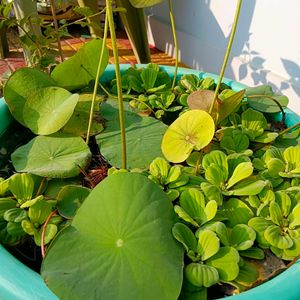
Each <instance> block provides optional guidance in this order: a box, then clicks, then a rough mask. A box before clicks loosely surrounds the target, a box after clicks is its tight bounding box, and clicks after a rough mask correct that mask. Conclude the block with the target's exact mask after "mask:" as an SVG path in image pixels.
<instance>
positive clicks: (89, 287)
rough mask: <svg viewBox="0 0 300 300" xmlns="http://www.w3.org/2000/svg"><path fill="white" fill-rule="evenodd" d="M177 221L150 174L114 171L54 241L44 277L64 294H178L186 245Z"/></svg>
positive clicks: (105, 296) (96, 296)
mask: <svg viewBox="0 0 300 300" xmlns="http://www.w3.org/2000/svg"><path fill="white" fill-rule="evenodd" d="M174 221H175V218H174V213H173V209H172V205H171V203H170V201H169V199H168V197H167V196H166V195H165V193H164V192H163V191H162V190H161V189H160V188H159V187H158V186H157V185H156V184H154V183H153V182H152V181H151V180H149V179H148V178H146V177H145V176H143V175H140V174H136V173H129V172H128V173H118V174H114V175H111V176H109V177H108V178H106V179H105V180H103V181H102V182H101V183H100V184H99V185H98V186H97V187H96V188H95V189H94V190H93V191H92V192H91V193H90V195H89V196H88V198H87V199H86V200H85V201H84V203H83V204H82V206H81V207H80V209H79V210H78V212H77V214H76V216H75V217H74V219H73V221H72V223H71V226H69V227H67V228H66V229H64V230H62V231H61V232H60V233H59V234H58V236H57V238H56V239H55V240H54V241H53V242H52V244H51V245H50V247H49V249H48V251H47V253H46V256H45V259H44V261H43V265H42V277H43V278H44V280H45V281H46V282H47V284H48V286H49V288H50V289H51V290H53V291H54V292H55V294H56V295H57V296H58V297H59V298H72V299H100V298H101V299H102V298H103V299H115V300H118V299H122V300H126V299H129V300H132V299H162V300H163V299H177V298H178V296H179V293H180V290H181V285H182V263H183V262H182V260H183V249H182V247H180V245H179V244H178V243H177V242H176V240H175V239H174V238H173V236H172V232H171V230H172V227H173V224H174ZM82 255H84V256H85V257H86V258H88V259H84V260H83V259H82ZM74 262H76V263H75V264H74ZM95 266H97V267H95ZM157 266H159V268H158V267H157ZM78 278H80V281H78ZM95 282H97V284H95ZM112 286H113V287H114V288H112Z"/></svg>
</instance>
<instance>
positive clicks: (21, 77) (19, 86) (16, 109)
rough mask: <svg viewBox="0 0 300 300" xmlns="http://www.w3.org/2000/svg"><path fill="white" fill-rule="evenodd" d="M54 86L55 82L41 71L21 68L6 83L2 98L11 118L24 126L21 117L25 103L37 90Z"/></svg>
mask: <svg viewBox="0 0 300 300" xmlns="http://www.w3.org/2000/svg"><path fill="white" fill-rule="evenodd" d="M56 85H57V84H56V82H55V81H54V80H53V79H52V78H51V77H49V76H48V75H47V74H45V73H44V72H42V71H39V70H37V69H32V68H21V69H18V70H17V71H15V72H14V73H13V74H12V75H11V76H10V77H9V79H8V81H7V82H6V84H5V86H4V98H5V101H6V103H7V105H8V107H9V110H10V112H11V113H12V115H13V117H14V118H15V119H16V120H17V121H18V122H20V123H21V124H22V125H25V126H26V124H25V122H24V117H23V110H24V106H25V103H26V102H27V101H28V99H30V98H31V96H32V94H33V93H34V92H36V91H38V90H39V89H41V88H46V87H51V86H56Z"/></svg>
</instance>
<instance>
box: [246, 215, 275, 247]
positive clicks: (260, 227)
mask: <svg viewBox="0 0 300 300" xmlns="http://www.w3.org/2000/svg"><path fill="white" fill-rule="evenodd" d="M272 224H273V223H272V222H271V221H270V220H266V219H265V218H262V217H254V218H252V219H250V220H249V222H248V225H249V226H250V227H252V228H253V229H254V230H255V232H256V241H257V242H258V243H259V245H260V246H262V247H269V243H268V241H267V240H266V239H265V237H264V232H265V230H266V229H267V228H268V227H269V226H271V225H272Z"/></svg>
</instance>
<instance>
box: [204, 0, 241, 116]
mask: <svg viewBox="0 0 300 300" xmlns="http://www.w3.org/2000/svg"><path fill="white" fill-rule="evenodd" d="M242 2H243V0H239V2H238V4H237V7H236V11H235V16H234V22H233V27H232V30H231V34H230V38H229V42H228V45H227V50H226V53H225V57H224V61H223V66H222V69H221V72H220V75H219V80H218V84H217V87H216V90H215V93H214V99H213V102H212V104H211V106H210V109H209V114H210V115H211V114H212V112H213V109H214V106H215V104H216V101H217V97H218V93H219V89H220V86H221V83H222V79H223V76H224V73H225V70H226V66H227V62H228V58H229V54H230V51H231V47H232V43H233V40H234V35H235V32H236V28H237V23H238V20H239V15H240V11H241V6H242Z"/></svg>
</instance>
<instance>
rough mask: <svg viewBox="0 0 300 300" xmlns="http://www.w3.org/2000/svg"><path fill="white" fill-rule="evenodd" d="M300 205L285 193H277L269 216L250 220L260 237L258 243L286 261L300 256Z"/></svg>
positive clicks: (269, 209) (269, 208)
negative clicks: (299, 239)
mask: <svg viewBox="0 0 300 300" xmlns="http://www.w3.org/2000/svg"><path fill="white" fill-rule="evenodd" d="M299 211H300V204H299V202H298V201H297V200H295V199H293V198H291V195H289V194H288V193H287V192H285V191H278V192H275V199H274V200H273V201H271V202H270V204H269V205H268V214H267V215H266V216H264V217H254V218H252V219H251V220H249V225H250V226H251V227H253V229H254V230H255V231H256V233H257V235H258V238H259V239H258V242H259V243H260V244H261V245H262V246H264V247H266V246H269V247H270V248H271V250H272V251H273V252H274V253H275V254H276V255H277V256H279V257H281V258H283V259H285V260H292V259H294V258H295V257H297V256H299V255H300V247H299V246H300V245H299V243H298V237H299V233H300V218H299Z"/></svg>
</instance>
